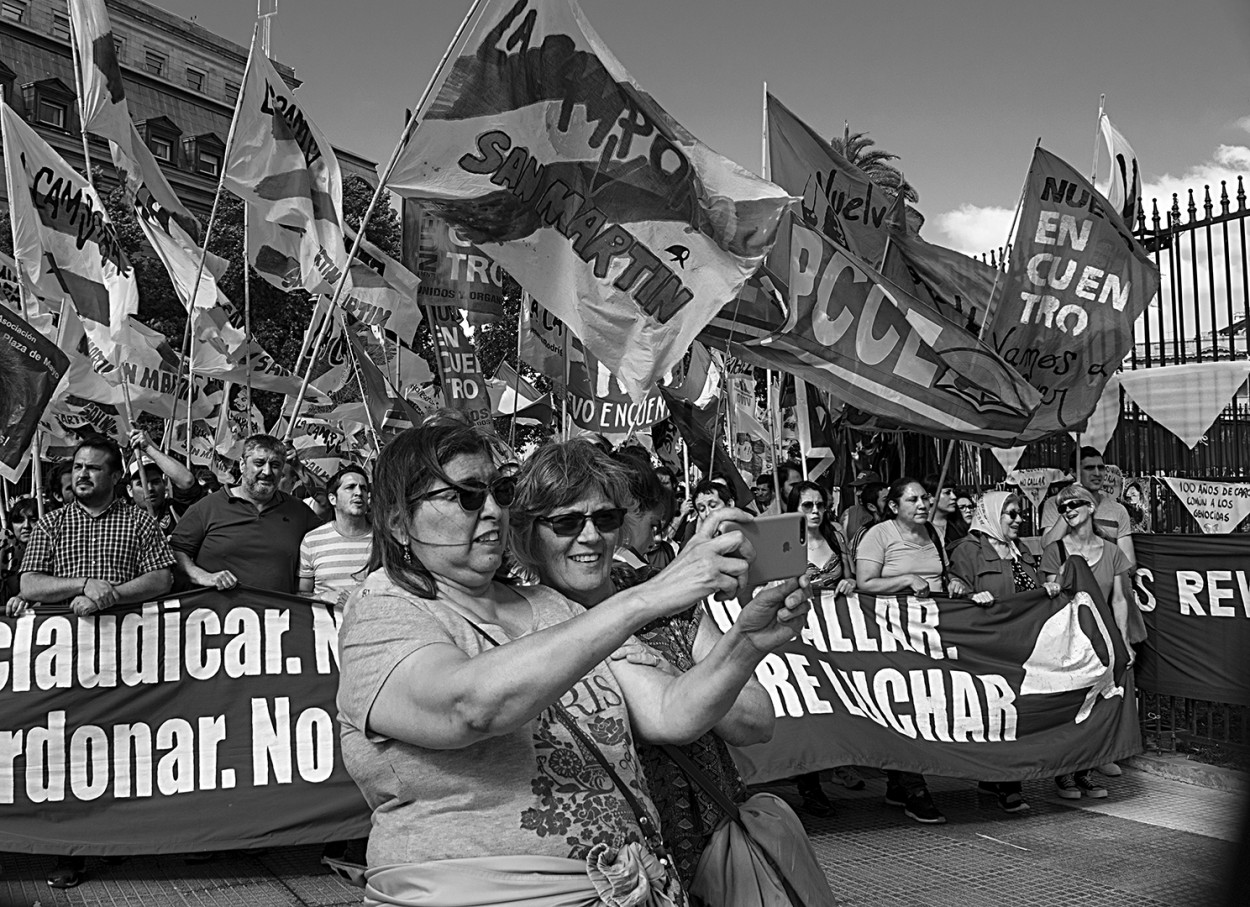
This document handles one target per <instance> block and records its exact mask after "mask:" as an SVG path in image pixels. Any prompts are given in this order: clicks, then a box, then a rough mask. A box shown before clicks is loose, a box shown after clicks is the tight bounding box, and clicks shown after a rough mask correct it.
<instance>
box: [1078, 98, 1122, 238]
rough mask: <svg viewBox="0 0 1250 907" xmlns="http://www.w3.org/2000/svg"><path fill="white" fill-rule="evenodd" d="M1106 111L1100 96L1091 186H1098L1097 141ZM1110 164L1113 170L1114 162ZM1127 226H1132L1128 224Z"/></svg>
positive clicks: (1095, 126)
mask: <svg viewBox="0 0 1250 907" xmlns="http://www.w3.org/2000/svg"><path fill="white" fill-rule="evenodd" d="M1106 110H1107V96H1106V95H1105V94H1100V95H1099V96H1098V121H1097V122H1096V123H1095V124H1094V165H1093V166H1092V167H1090V169H1089V182H1090V185H1093V186H1097V184H1098V146H1099V144H1100V142H1099V139H1100V138H1101V137H1102V117H1103V114H1104V113H1105V112H1106ZM1111 163H1112V167H1113V168H1114V165H1115V161H1112V162H1111ZM1129 226H1132V225H1131V224H1130V225H1129Z"/></svg>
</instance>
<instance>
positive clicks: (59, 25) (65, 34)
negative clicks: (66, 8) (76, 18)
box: [52, 13, 69, 42]
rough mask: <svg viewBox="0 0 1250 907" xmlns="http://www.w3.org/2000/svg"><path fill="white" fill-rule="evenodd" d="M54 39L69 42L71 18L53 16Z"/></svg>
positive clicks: (57, 14) (56, 14) (58, 14)
mask: <svg viewBox="0 0 1250 907" xmlns="http://www.w3.org/2000/svg"><path fill="white" fill-rule="evenodd" d="M52 37H54V38H56V39H57V40H58V41H65V42H68V41H69V16H63V15H61V14H60V13H53V14H52Z"/></svg>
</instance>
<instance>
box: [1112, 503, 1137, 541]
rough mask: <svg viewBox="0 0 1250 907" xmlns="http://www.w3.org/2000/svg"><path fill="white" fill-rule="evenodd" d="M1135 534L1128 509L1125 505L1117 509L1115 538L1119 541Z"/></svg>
mask: <svg viewBox="0 0 1250 907" xmlns="http://www.w3.org/2000/svg"><path fill="white" fill-rule="evenodd" d="M1132 534H1133V523H1132V521H1131V520H1130V519H1129V518H1128V508H1127V507H1124V506H1123V505H1121V506H1119V507H1117V508H1116V528H1115V538H1116V541H1119V540H1120V539H1122V538H1125V537H1126V536H1130V535H1132Z"/></svg>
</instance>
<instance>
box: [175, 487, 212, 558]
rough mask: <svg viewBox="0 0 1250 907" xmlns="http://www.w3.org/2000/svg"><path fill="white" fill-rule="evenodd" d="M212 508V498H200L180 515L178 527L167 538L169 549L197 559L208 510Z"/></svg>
mask: <svg viewBox="0 0 1250 907" xmlns="http://www.w3.org/2000/svg"><path fill="white" fill-rule="evenodd" d="M210 506H212V497H211V496H210V497H206V498H201V499H200V500H198V501H196V502H195V503H194V504H192V505H191V506H190V507H188V508H187V512H186V513H184V514H183V515H182V519H180V520H178V525H177V526H175V527H174V531H173V534H172V535H170V537H169V547H170V548H172V549H173V550H174V551H181V552H182V553H183V554H185V555H186V556H187V557H189V558H191V560H195V559H196V558H197V557H199V554H200V546H201V545H203V544H204V533H205V526H206V525H207V522H206V521H207V514H208V508H209V507H210Z"/></svg>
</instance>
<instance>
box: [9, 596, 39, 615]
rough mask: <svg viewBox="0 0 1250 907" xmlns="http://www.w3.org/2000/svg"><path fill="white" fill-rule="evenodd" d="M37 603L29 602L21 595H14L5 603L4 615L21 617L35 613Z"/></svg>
mask: <svg viewBox="0 0 1250 907" xmlns="http://www.w3.org/2000/svg"><path fill="white" fill-rule="evenodd" d="M34 610H35V603H34V602H31V601H27V600H26V599H24V598H22V597H21V596H20V595H14V596H13V597H12V598H10V599H9V600H8V601H7V602H5V603H4V613H5V614H6V615H8V616H9V617H21V616H22V615H23V614H26V613H34Z"/></svg>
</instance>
